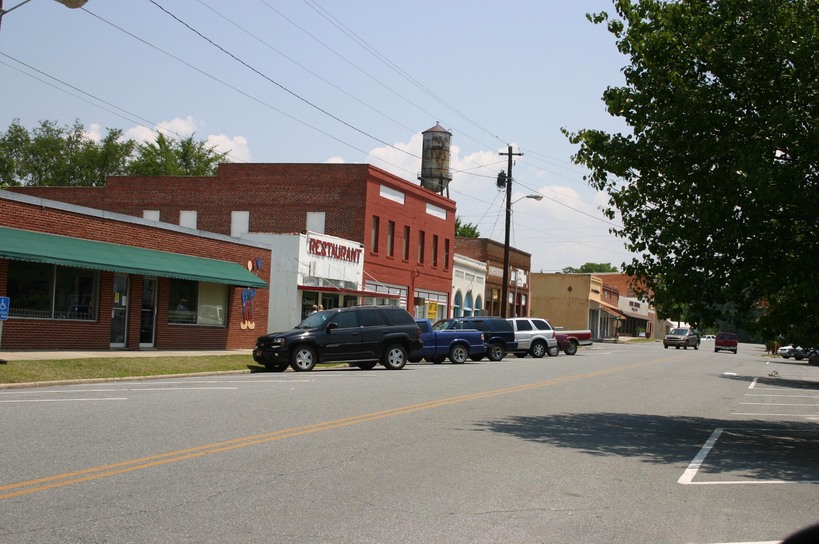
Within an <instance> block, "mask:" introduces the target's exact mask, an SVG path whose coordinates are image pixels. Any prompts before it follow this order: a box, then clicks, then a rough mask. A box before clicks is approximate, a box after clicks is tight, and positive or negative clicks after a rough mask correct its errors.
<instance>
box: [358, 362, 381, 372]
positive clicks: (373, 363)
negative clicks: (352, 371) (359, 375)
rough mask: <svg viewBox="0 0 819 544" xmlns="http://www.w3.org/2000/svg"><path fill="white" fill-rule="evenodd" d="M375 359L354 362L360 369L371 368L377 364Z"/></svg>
mask: <svg viewBox="0 0 819 544" xmlns="http://www.w3.org/2000/svg"><path fill="white" fill-rule="evenodd" d="M377 364H378V363H376V362H375V361H367V362H366V363H356V364H355V366H357V367H358V368H360V369H361V370H372V369H374V368H375V365H377Z"/></svg>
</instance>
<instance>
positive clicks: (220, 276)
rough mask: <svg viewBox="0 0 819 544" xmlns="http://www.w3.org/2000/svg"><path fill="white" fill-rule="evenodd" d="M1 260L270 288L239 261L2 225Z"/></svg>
mask: <svg viewBox="0 0 819 544" xmlns="http://www.w3.org/2000/svg"><path fill="white" fill-rule="evenodd" d="M0 259H15V260H18V261H30V262H35V263H51V264H59V265H63V266H73V267H76V268H89V269H92V270H107V271H109V272H122V273H126V274H140V275H143V276H157V277H162V278H177V279H183V280H193V281H203V282H210V283H222V284H226V285H237V286H241V287H267V283H265V282H264V281H262V280H261V279H259V277H258V276H256V275H255V274H253V273H252V272H250V271H249V270H248V269H247V268H245V267H243V266H241V265H240V264H238V263H233V262H229V261H218V260H216V259H206V258H204V257H193V256H191V255H181V254H179V253H169V252H167V251H155V250H152V249H142V248H139V247H131V246H123V245H119V244H111V243H107V242H95V241H92V240H82V239H80V238H70V237H68V236H58V235H55V234H45V233H42V232H32V231H27V230H18V229H10V228H7V227H0Z"/></svg>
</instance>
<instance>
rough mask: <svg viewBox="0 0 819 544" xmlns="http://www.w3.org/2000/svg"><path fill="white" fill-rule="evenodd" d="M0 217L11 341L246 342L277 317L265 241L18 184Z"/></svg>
mask: <svg viewBox="0 0 819 544" xmlns="http://www.w3.org/2000/svg"><path fill="white" fill-rule="evenodd" d="M0 217H2V224H0V296H6V297H9V299H10V308H9V310H8V317H9V319H8V321H6V323H5V326H4V329H3V334H2V337H0V348H3V349H191V348H197V349H234V348H247V347H252V345H253V344H254V341H255V336H256V335H255V334H254V333H252V332H251V331H252V329H254V328H255V326H256V324H257V323H258V324H259V325H260V327H262V328H266V327H267V310H266V305H267V304H266V303H267V292H266V289H265V288H266V287H267V283H266V282H265V281H264V280H262V279H260V278H259V275H258V273H259V272H260V271H261V270H264V269H265V268H268V267H269V263H270V261H269V252H267V251H265V250H264V249H261V247H262V246H259V245H258V244H252V243H240V242H237V241H236V240H230V239H228V238H227V237H224V236H219V235H212V234H205V233H203V234H202V235H197V234H192V233H190V231H189V230H188V229H181V228H180V227H177V226H173V225H162V224H159V223H157V222H151V221H145V220H141V219H136V218H129V217H125V216H120V217H114V216H112V214H110V213H103V212H100V211H99V210H93V209H90V208H83V207H80V206H71V205H65V204H62V203H57V202H52V201H46V200H42V199H36V198H32V197H28V196H25V195H17V194H12V193H7V192H0ZM38 229H39V230H38ZM46 229H48V230H47V231H46ZM92 238H93V239H92ZM126 242H127V244H126ZM173 249H176V251H174V250H173ZM183 250H184V251H185V252H186V253H184V254H183V253H180V252H179V251H183ZM216 256H219V257H221V258H219V259H217V258H214V257H216ZM228 259H233V260H228ZM240 263H247V267H245V266H244V264H240ZM257 290H258V293H257ZM257 294H258V297H257ZM254 298H256V302H257V303H258V302H263V303H264V305H265V309H264V310H263V311H258V312H256V314H255V317H254V314H253V311H252V309H253V302H254V301H253V299H254Z"/></svg>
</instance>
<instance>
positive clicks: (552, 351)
mask: <svg viewBox="0 0 819 544" xmlns="http://www.w3.org/2000/svg"><path fill="white" fill-rule="evenodd" d="M558 353H560V346H559V345H557V346H552V347H550V348H548V347H547V348H546V355H548V356H549V357H557V354H558Z"/></svg>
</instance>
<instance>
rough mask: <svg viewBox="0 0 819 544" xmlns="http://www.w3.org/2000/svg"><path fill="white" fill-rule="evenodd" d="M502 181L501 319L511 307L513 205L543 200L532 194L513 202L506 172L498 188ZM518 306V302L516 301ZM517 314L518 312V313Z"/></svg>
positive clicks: (509, 181)
mask: <svg viewBox="0 0 819 544" xmlns="http://www.w3.org/2000/svg"><path fill="white" fill-rule="evenodd" d="M501 179H503V180H504V182H505V185H506V234H505V236H504V241H503V286H502V287H501V317H508V316H507V315H506V314H507V308H508V306H509V227H510V225H511V223H512V204H514V203H515V202H519V201H521V200H523V199H525V198H531V199H533V200H543V195H540V194H531V195H526V196H522V197H520V198H517V199H515V200H512V178H511V177H507V176H506V173H505V172H501V173H500V174H498V186H499V187H500V185H501ZM515 293H516V294H515V297H517V274H516V275H515ZM515 303H516V304H517V300H516V301H515ZM516 313H517V312H516Z"/></svg>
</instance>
